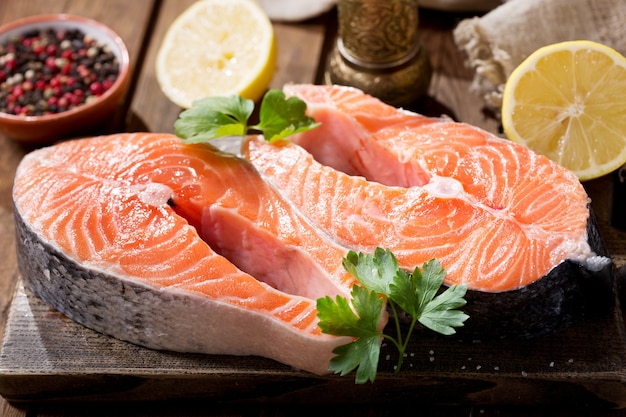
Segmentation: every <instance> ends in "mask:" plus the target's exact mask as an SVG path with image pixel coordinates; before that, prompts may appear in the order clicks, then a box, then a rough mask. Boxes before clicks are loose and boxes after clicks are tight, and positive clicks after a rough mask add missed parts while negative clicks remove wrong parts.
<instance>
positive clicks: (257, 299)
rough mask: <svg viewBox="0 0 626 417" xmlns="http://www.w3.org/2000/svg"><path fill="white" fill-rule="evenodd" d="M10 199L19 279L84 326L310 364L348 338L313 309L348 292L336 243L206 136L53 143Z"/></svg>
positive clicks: (151, 341) (156, 343)
mask: <svg viewBox="0 0 626 417" xmlns="http://www.w3.org/2000/svg"><path fill="white" fill-rule="evenodd" d="M13 201H14V212H15V219H16V230H17V242H18V245H17V246H18V264H19V268H20V272H21V274H22V277H23V279H24V281H25V283H26V285H27V286H28V287H29V288H30V289H31V290H33V291H34V292H35V293H36V294H37V295H38V296H39V297H40V298H42V299H43V300H44V301H45V302H46V303H47V304H49V305H50V306H52V307H53V308H55V309H57V310H58V311H60V312H61V313H63V314H65V315H67V316H68V317H70V318H72V319H74V320H75V321H77V322H79V323H81V324H83V325H85V326H86V327H89V328H92V329H94V330H96V331H99V332H102V333H104V334H107V335H110V336H114V337H116V338H119V339H122V340H126V341H130V342H132V343H136V344H139V345H142V346H146V347H149V348H153V349H163V350H171V351H179V352H197V353H209V354H229V355H257V356H263V357H267V358H271V359H274V360H276V361H279V362H282V363H284V364H287V365H290V366H293V367H296V368H299V369H303V370H306V371H309V372H313V373H316V374H324V373H326V372H328V366H329V361H330V359H331V357H332V356H333V354H332V350H333V349H334V348H335V347H336V346H338V345H341V344H345V343H347V341H348V340H349V339H346V338H342V337H335V336H330V335H326V334H322V333H321V331H320V329H319V327H318V326H317V323H318V319H317V310H316V299H317V298H319V297H323V296H325V295H331V296H333V297H334V296H335V295H342V296H346V297H347V296H348V294H349V292H350V290H351V287H352V285H353V284H354V282H355V281H354V278H353V277H351V276H349V275H348V274H347V273H346V272H345V270H344V269H343V267H342V266H341V260H342V258H343V256H345V254H346V252H347V249H346V248H344V247H342V246H341V245H338V244H336V243H334V241H332V240H330V239H329V238H328V237H327V236H325V234H324V233H322V232H320V231H319V229H317V228H316V227H314V226H313V225H312V224H311V223H310V222H309V221H308V219H306V218H305V217H303V216H302V215H301V214H300V213H299V212H298V211H297V210H294V209H293V207H291V206H290V205H289V204H287V202H286V201H285V200H284V199H282V198H281V197H280V195H279V194H278V193H277V192H276V191H275V190H274V189H273V188H272V187H270V186H268V185H267V183H265V182H264V181H263V180H262V178H261V177H260V176H259V174H258V172H257V171H256V170H255V169H254V168H253V167H252V166H251V165H250V164H249V163H248V162H247V161H245V160H243V159H241V158H238V157H235V156H233V155H230V154H227V153H223V152H220V151H219V150H217V149H216V148H214V147H212V146H211V145H184V144H182V142H181V140H180V139H179V138H177V137H174V136H172V135H167V134H148V133H136V134H119V135H112V136H103V137H96V138H89V139H82V140H74V141H68V142H64V143H60V144H58V145H55V146H51V147H48V148H43V149H39V150H36V151H34V152H31V153H30V154H28V155H27V156H26V157H25V158H24V159H23V160H22V162H21V163H20V165H19V167H18V169H17V172H16V177H15V183H14V187H13ZM385 320H386V317H381V325H384V322H385Z"/></svg>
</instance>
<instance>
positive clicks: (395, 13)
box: [325, 0, 432, 106]
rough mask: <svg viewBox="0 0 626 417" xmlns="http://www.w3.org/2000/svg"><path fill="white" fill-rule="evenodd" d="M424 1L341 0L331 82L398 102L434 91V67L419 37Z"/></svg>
mask: <svg viewBox="0 0 626 417" xmlns="http://www.w3.org/2000/svg"><path fill="white" fill-rule="evenodd" d="M418 13H419V11H418V0H339V1H338V2H337V17H338V22H339V28H338V38H337V42H336V44H335V47H334V48H333V50H332V52H331V54H330V57H329V60H328V64H327V67H326V73H325V77H326V79H325V82H326V83H327V84H340V85H349V86H353V87H356V88H359V89H361V90H363V91H364V92H365V93H367V94H370V95H372V96H375V97H378V98H379V99H381V100H382V101H384V102H386V103H388V104H391V105H394V106H406V105H408V104H411V103H413V102H414V101H415V100H417V99H418V98H419V97H421V96H423V95H425V94H426V93H427V92H428V87H429V85H430V78H431V75H432V69H431V66H430V62H429V59H428V55H427V52H426V51H425V50H424V48H423V47H422V45H421V43H420V40H419V37H418V16H419V14H418Z"/></svg>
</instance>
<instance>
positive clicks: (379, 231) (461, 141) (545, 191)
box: [242, 85, 610, 327]
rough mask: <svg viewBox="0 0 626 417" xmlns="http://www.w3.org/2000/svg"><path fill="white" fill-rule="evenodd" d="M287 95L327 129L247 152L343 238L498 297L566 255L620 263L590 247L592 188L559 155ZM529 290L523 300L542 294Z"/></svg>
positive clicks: (303, 91) (395, 112) (343, 100)
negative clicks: (555, 158) (434, 266)
mask: <svg viewBox="0 0 626 417" xmlns="http://www.w3.org/2000/svg"><path fill="white" fill-rule="evenodd" d="M284 91H285V93H286V95H287V96H296V97H299V98H301V99H303V100H304V101H305V102H306V104H307V113H308V115H309V116H311V117H312V118H314V119H315V120H316V121H317V122H320V123H321V126H320V127H319V128H317V129H314V130H311V131H307V132H304V133H299V134H297V135H294V136H292V137H290V138H288V140H286V141H280V142H275V143H272V144H269V143H266V142H265V141H264V140H263V139H262V138H260V137H251V138H249V139H248V140H247V141H245V142H244V145H243V150H242V152H243V155H244V156H245V157H246V158H247V159H249V160H250V161H251V162H252V164H253V165H254V166H255V167H256V168H257V169H258V170H259V171H260V172H261V173H262V175H263V176H264V177H265V178H266V180H268V181H269V182H270V183H272V184H273V185H274V186H275V187H276V188H277V189H279V190H280V192H281V193H282V194H283V195H284V196H285V197H286V198H288V199H290V200H291V201H292V202H293V203H294V205H295V206H297V207H298V208H299V209H300V210H302V212H303V213H304V214H305V215H306V216H308V217H309V218H310V219H311V220H312V222H314V223H315V224H316V225H318V226H319V227H320V228H322V229H323V230H324V231H326V232H327V233H328V234H329V235H330V236H332V237H333V238H334V239H336V241H337V242H339V243H340V244H342V245H345V246H347V247H349V248H351V249H354V250H359V251H364V252H372V251H373V250H374V249H375V248H376V247H377V246H381V247H384V248H388V249H390V250H391V251H392V252H393V253H394V254H395V255H396V256H397V258H398V260H399V262H400V263H401V265H402V266H403V267H405V268H407V269H409V270H412V269H413V268H414V267H416V266H421V265H422V264H423V263H424V262H427V261H428V260H430V259H432V258H436V259H438V260H439V261H440V262H441V263H442V265H443V267H444V268H445V269H446V271H447V276H446V284H448V285H451V284H459V283H466V284H467V285H468V288H469V289H470V290H472V291H474V292H481V293H493V294H498V293H505V292H515V291H518V294H519V293H520V291H519V290H520V289H524V292H525V293H527V292H528V291H527V289H528V288H529V286H531V284H533V283H537V282H538V281H540V280H541V279H542V278H543V277H545V276H546V275H548V274H549V273H550V272H551V271H553V270H555V268H557V266H559V265H561V264H563V263H564V262H565V261H568V262H572V263H574V264H575V265H578V266H577V267H574V269H575V268H580V267H581V266H582V267H583V268H586V269H589V270H590V271H598V270H602V269H603V268H606V267H607V265H608V264H609V263H610V260H609V259H608V258H607V257H605V256H598V254H597V253H596V252H595V251H594V248H592V247H591V245H590V242H589V239H588V223H589V220H590V211H589V203H590V201H589V198H588V196H587V194H586V192H585V190H584V188H583V186H582V185H581V183H580V182H579V181H578V179H577V178H576V177H575V176H574V175H573V174H572V173H571V172H569V171H568V170H566V169H565V168H562V167H561V166H559V165H557V164H555V163H553V162H552V161H550V160H549V159H547V158H545V157H543V156H540V155H538V154H536V153H534V152H532V151H531V150H529V149H528V148H526V147H523V146H520V145H517V144H515V143H513V142H511V141H508V140H505V139H502V138H499V137H496V136H495V135H493V134H491V133H488V132H486V131H483V130H481V129H479V128H477V127H474V126H470V125H467V124H463V123H457V122H453V121H451V120H449V119H446V118H430V117H425V116H423V115H419V114H416V113H413V112H410V111H406V110H402V109H397V108H395V107H392V106H389V105H387V104H385V103H383V102H381V101H379V100H378V99H376V98H374V97H371V96H369V95H366V94H364V93H362V92H361V91H359V90H356V89H354V88H350V87H340V86H312V85H287V86H285V87H284ZM555 282H558V279H557V280H553V282H552V284H551V285H553V284H554V283H555ZM564 285H565V284H564ZM602 285H605V282H604V281H602ZM573 288H575V290H572V291H579V290H580V287H579V286H578V285H576V286H575V287H573ZM559 291H563V290H559ZM564 291H569V289H567V290H564ZM472 296H473V295H472V294H469V297H470V298H471V297H472ZM524 297H526V295H525V296H524ZM524 297H522V299H520V300H523V303H526V304H529V305H532V304H533V303H535V301H536V300H535V301H532V300H528V299H525V298H524ZM493 298H494V297H491V298H490V300H492V299H493ZM500 299H501V300H507V301H506V302H507V303H509V305H510V306H512V307H513V308H515V309H519V308H520V305H519V304H518V303H511V300H510V299H509V298H508V297H500ZM571 301H572V300H570V299H569V298H568V297H563V302H564V303H569V302H571ZM559 302H561V301H559ZM488 303H490V304H492V307H491V308H492V309H493V308H499V307H498V306H499V302H494V301H489V302H488ZM474 307H476V304H474ZM535 307H536V305H535ZM554 307H555V308H556V309H557V310H558V309H559V308H560V307H559V306H554ZM471 308H472V306H471V305H470V302H469V301H468V307H467V309H471ZM526 308H528V307H526ZM482 313H483V312H480V314H482ZM515 320H518V318H515ZM522 320H523V319H522ZM471 322H472V315H471V314H470V320H468V322H467V323H466V325H467V326H470V327H471ZM467 326H466V327H467Z"/></svg>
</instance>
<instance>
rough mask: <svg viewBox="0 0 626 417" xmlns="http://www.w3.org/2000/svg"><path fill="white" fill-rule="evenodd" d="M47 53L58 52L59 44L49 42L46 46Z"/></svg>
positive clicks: (51, 54)
mask: <svg viewBox="0 0 626 417" xmlns="http://www.w3.org/2000/svg"><path fill="white" fill-rule="evenodd" d="M46 53H47V54H48V55H50V56H54V55H56V53H57V46H56V45H55V44H49V45H48V46H46Z"/></svg>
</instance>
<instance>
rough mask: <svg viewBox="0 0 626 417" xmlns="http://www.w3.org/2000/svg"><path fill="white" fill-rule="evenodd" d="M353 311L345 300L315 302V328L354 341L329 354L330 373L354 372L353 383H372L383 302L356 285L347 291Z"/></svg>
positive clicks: (377, 352)
mask: <svg viewBox="0 0 626 417" xmlns="http://www.w3.org/2000/svg"><path fill="white" fill-rule="evenodd" d="M351 297H352V304H353V306H354V309H355V311H356V313H355V312H354V311H352V308H351V307H350V305H349V304H348V300H346V298H344V297H341V296H337V297H336V299H335V301H333V299H332V298H331V297H329V296H326V297H324V298H320V299H318V300H317V309H318V317H319V319H320V321H319V326H320V328H321V329H322V332H324V333H329V334H334V335H336V336H350V337H353V338H355V340H354V341H352V342H350V343H348V344H345V345H342V346H339V347H337V348H336V349H335V350H333V353H335V354H336V355H337V356H335V357H333V358H332V360H331V362H330V370H331V371H334V372H335V373H339V374H341V375H346V374H348V373H350V372H352V371H353V370H354V369H357V368H358V369H357V372H356V381H357V383H358V384H364V383H366V382H367V381H372V382H374V379H375V378H376V370H377V367H378V359H379V356H380V340H381V337H382V335H381V333H380V332H379V331H378V322H379V320H380V316H381V314H382V310H383V300H382V298H380V297H379V296H378V294H376V292H374V291H368V290H366V289H364V288H361V287H360V286H358V285H355V286H354V287H352V292H351Z"/></svg>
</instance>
